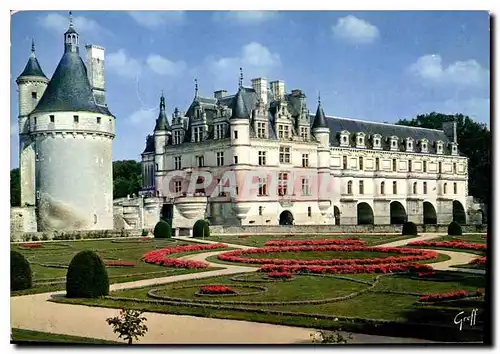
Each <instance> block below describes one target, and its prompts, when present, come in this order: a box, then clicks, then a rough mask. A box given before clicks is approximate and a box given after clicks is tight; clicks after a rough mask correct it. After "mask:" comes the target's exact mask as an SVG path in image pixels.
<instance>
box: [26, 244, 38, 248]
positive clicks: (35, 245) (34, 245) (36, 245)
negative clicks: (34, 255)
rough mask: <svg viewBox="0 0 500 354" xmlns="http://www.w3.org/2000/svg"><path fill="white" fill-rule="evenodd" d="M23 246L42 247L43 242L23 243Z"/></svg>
mask: <svg viewBox="0 0 500 354" xmlns="http://www.w3.org/2000/svg"><path fill="white" fill-rule="evenodd" d="M23 247H25V248H40V247H42V244H41V243H23Z"/></svg>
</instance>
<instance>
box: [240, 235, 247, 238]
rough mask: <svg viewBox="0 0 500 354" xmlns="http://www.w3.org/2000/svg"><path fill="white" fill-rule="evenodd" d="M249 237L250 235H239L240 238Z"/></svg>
mask: <svg viewBox="0 0 500 354" xmlns="http://www.w3.org/2000/svg"><path fill="white" fill-rule="evenodd" d="M247 237H248V235H240V236H238V238H247Z"/></svg>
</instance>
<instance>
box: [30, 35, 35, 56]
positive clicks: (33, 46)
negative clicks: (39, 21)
mask: <svg viewBox="0 0 500 354" xmlns="http://www.w3.org/2000/svg"><path fill="white" fill-rule="evenodd" d="M34 52H35V37H31V53H34Z"/></svg>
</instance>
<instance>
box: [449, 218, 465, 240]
mask: <svg viewBox="0 0 500 354" xmlns="http://www.w3.org/2000/svg"><path fill="white" fill-rule="evenodd" d="M448 235H449V236H462V226H460V224H459V223H458V222H456V221H452V222H450V225H448Z"/></svg>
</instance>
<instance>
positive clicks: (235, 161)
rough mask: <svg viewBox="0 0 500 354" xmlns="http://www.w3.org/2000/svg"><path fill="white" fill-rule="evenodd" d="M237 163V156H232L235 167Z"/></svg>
mask: <svg viewBox="0 0 500 354" xmlns="http://www.w3.org/2000/svg"><path fill="white" fill-rule="evenodd" d="M237 163H238V156H234V164H235V165H236V164H237Z"/></svg>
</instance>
